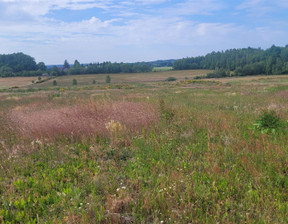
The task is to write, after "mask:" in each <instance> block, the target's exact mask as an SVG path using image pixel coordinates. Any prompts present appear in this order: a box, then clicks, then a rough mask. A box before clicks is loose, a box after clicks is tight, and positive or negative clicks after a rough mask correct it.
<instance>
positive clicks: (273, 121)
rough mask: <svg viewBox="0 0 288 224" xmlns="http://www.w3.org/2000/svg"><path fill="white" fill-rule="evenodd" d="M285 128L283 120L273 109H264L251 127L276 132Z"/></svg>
mask: <svg viewBox="0 0 288 224" xmlns="http://www.w3.org/2000/svg"><path fill="white" fill-rule="evenodd" d="M285 128H286V122H285V121H283V120H282V119H281V118H280V116H279V115H278V114H277V113H276V112H275V111H267V110H266V111H264V112H263V113H262V115H261V116H260V118H259V119H257V120H256V122H255V123H254V124H253V127H252V128H251V129H253V130H259V131H261V133H276V132H277V131H283V130H285Z"/></svg>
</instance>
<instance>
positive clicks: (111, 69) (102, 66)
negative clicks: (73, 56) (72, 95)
mask: <svg viewBox="0 0 288 224" xmlns="http://www.w3.org/2000/svg"><path fill="white" fill-rule="evenodd" d="M152 68H153V67H152V66H150V65H148V64H147V63H145V62H138V63H116V62H114V63H112V62H103V63H90V64H87V65H80V63H79V62H78V61H77V60H75V62H74V65H73V66H71V67H70V68H69V69H68V71H67V72H68V74H71V75H74V74H75V75H76V74H112V73H139V72H151V71H152Z"/></svg>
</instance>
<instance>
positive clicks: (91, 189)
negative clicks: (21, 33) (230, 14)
mask: <svg viewBox="0 0 288 224" xmlns="http://www.w3.org/2000/svg"><path fill="white" fill-rule="evenodd" d="M199 73H202V74H199ZM204 73H205V74H206V73H207V71H177V72H175V71H166V72H155V73H149V74H147V73H143V74H117V75H116V74H115V75H114V74H112V75H110V77H111V83H110V84H107V83H105V77H106V75H83V76H62V77H57V78H56V79H55V80H56V81H57V86H53V85H52V82H53V80H49V81H47V82H43V83H40V84H32V83H31V80H30V83H28V81H27V86H24V87H20V88H17V89H7V86H8V85H7V84H3V83H2V82H0V85H1V87H0V88H1V89H2V91H1V92H2V93H1V94H0V127H1V129H0V222H3V223H28V222H30V223H288V218H287V217H288V175H287V174H288V138H287V137H288V136H287V120H288V76H287V75H283V76H263V77H262V76H254V77H245V78H227V79H226V78H225V79H209V80H207V79H206V80H193V79H192V78H193V77H194V76H199V75H204ZM167 77H175V78H177V80H176V81H174V82H167V81H164V80H165V79H166V78H167ZM185 77H187V78H188V79H187V78H186V79H185ZM73 79H76V80H77V85H72V80H73ZM13 80H14V82H13V83H10V84H9V86H16V85H17V86H18V85H19V86H20V84H18V83H20V82H21V83H22V81H23V80H22V78H19V81H18V80H17V79H13ZM20 80H22V81H20ZM27 80H28V79H27ZM93 80H95V81H96V83H95V84H92V83H93ZM0 81H1V80H0ZM21 86H22V85H21ZM5 88H6V90H5Z"/></svg>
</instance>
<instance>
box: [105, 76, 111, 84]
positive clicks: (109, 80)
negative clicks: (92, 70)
mask: <svg viewBox="0 0 288 224" xmlns="http://www.w3.org/2000/svg"><path fill="white" fill-rule="evenodd" d="M105 82H106V83H110V82H111V78H110V75H107V76H106V80H105Z"/></svg>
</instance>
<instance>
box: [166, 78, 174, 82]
mask: <svg viewBox="0 0 288 224" xmlns="http://www.w3.org/2000/svg"><path fill="white" fill-rule="evenodd" d="M176 80H177V79H176V78H175V77H168V78H167V79H165V81H168V82H172V81H176Z"/></svg>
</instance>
